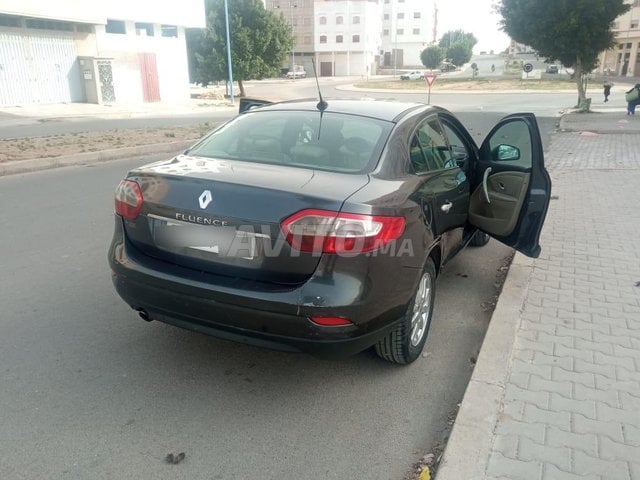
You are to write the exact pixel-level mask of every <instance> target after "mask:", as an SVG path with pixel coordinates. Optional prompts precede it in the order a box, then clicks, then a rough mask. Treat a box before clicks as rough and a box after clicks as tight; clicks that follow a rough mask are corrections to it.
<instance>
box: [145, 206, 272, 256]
mask: <svg viewBox="0 0 640 480" xmlns="http://www.w3.org/2000/svg"><path fill="white" fill-rule="evenodd" d="M147 218H148V223H149V228H150V233H151V237H152V238H153V241H154V243H155V245H156V247H157V248H159V249H160V250H164V251H167V252H171V253H175V254H178V255H184V256H188V257H193V258H198V259H202V260H205V261H211V262H216V263H225V264H230V265H238V264H246V263H247V262H251V263H254V262H256V261H258V260H259V259H260V258H262V252H263V250H264V249H263V248H261V247H262V242H261V241H258V240H259V239H260V237H263V236H265V235H261V234H256V233H254V232H247V231H244V230H241V229H238V228H237V227H235V226H213V225H195V224H193V223H188V222H183V221H180V220H174V219H171V218H166V217H161V216H158V215H153V214H149V215H147ZM244 266H248V265H244Z"/></svg>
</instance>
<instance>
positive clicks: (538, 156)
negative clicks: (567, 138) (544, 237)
mask: <svg viewBox="0 0 640 480" xmlns="http://www.w3.org/2000/svg"><path fill="white" fill-rule="evenodd" d="M472 185H473V186H474V190H473V193H472V195H471V200H470V204H469V222H470V223H471V224H472V225H474V226H476V227H478V228H479V229H480V230H482V231H484V232H486V233H488V234H489V235H491V236H492V237H494V238H495V239H496V240H499V241H500V242H502V243H504V244H506V245H509V246H511V247H513V248H515V249H516V250H518V251H519V252H522V253H524V254H525V255H527V256H529V257H534V258H536V257H538V256H539V255H540V245H539V244H538V241H539V238H540V231H541V230H542V225H543V223H544V219H545V216H546V214H547V208H548V206H549V198H550V195H551V179H550V178H549V174H548V172H547V171H546V169H545V168H544V154H543V152H542V140H541V138H540V131H539V130H538V123H537V122H536V118H535V116H534V115H533V114H532V113H518V114H514V115H509V116H507V117H505V118H503V119H502V120H501V121H500V122H499V123H498V124H497V125H496V126H495V127H493V129H492V130H491V132H490V133H489V135H488V136H487V138H486V139H485V141H484V142H483V143H482V146H481V147H480V154H479V160H478V162H477V164H476V165H475V168H474V169H473V182H472Z"/></svg>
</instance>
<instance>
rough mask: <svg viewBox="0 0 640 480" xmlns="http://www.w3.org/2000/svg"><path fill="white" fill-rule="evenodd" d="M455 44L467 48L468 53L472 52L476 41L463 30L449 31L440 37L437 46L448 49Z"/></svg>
mask: <svg viewBox="0 0 640 480" xmlns="http://www.w3.org/2000/svg"><path fill="white" fill-rule="evenodd" d="M456 43H462V44H464V45H466V46H467V47H468V48H469V51H472V50H473V47H474V46H475V45H476V43H478V39H477V38H476V37H475V35H474V34H473V33H470V32H465V31H464V30H449V31H448V32H445V33H444V34H443V35H442V37H441V38H440V41H439V42H438V45H439V46H441V47H442V48H446V49H449V48H451V47H453V45H454V44H456Z"/></svg>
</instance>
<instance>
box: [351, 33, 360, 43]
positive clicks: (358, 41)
mask: <svg viewBox="0 0 640 480" xmlns="http://www.w3.org/2000/svg"><path fill="white" fill-rule="evenodd" d="M351 42H352V43H360V35H354V36H353V37H351Z"/></svg>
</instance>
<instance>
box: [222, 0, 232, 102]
mask: <svg viewBox="0 0 640 480" xmlns="http://www.w3.org/2000/svg"><path fill="white" fill-rule="evenodd" d="M224 21H225V24H226V27H227V64H228V65H229V87H230V93H231V95H230V96H231V105H233V104H234V101H233V69H232V67H231V40H230V35H229V5H228V4H227V0H224Z"/></svg>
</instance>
